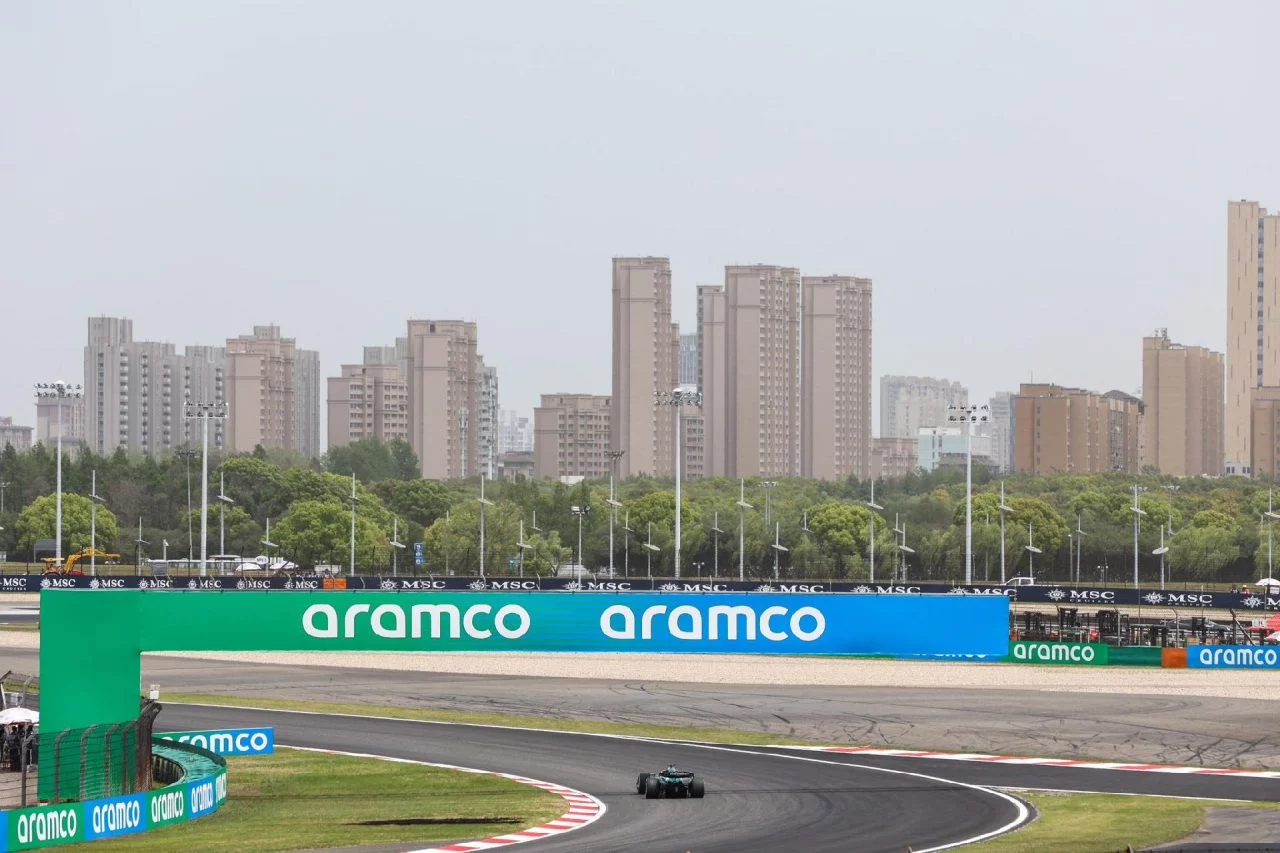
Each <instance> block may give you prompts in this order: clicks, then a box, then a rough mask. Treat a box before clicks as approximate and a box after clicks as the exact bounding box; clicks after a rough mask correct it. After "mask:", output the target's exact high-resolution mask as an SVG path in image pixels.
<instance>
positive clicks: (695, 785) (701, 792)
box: [689, 779, 707, 800]
mask: <svg viewBox="0 0 1280 853" xmlns="http://www.w3.org/2000/svg"><path fill="white" fill-rule="evenodd" d="M706 795H707V786H706V785H704V784H702V780H701V779H694V780H693V781H692V782H690V783H689V796H691V797H693V798H694V799H695V800H700V799H702V798H703V797H705V796H706Z"/></svg>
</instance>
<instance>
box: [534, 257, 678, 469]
mask: <svg viewBox="0 0 1280 853" xmlns="http://www.w3.org/2000/svg"><path fill="white" fill-rule="evenodd" d="M677 334H678V332H677V327H676V326H674V325H672V323H671V262H670V261H669V260H668V259H667V258H654V257H645V258H614V259H613V396H612V398H611V400H612V406H613V409H612V411H611V413H610V420H611V423H612V427H611V428H612V429H613V437H612V443H613V449H614V450H618V451H622V453H623V455H622V458H621V460H620V461H619V464H618V469H619V473H620V475H621V476H622V477H623V478H624V479H625V478H626V477H629V476H631V475H633V474H651V475H655V476H670V475H671V474H673V473H674V471H675V456H674V445H675V420H674V413H673V409H674V407H672V406H659V405H655V396H654V395H655V394H656V393H667V392H670V391H672V390H674V389H675V387H676V385H677V384H678V382H677V380H678V378H679V377H678V361H679V340H678V337H673V335H677ZM534 420H535V427H534V429H535V431H536V429H537V426H536V421H537V418H536V415H535V418H534Z"/></svg>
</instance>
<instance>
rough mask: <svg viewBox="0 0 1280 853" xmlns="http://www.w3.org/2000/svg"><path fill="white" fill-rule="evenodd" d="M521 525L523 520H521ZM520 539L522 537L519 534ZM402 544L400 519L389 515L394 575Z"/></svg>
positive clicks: (398, 564)
mask: <svg viewBox="0 0 1280 853" xmlns="http://www.w3.org/2000/svg"><path fill="white" fill-rule="evenodd" d="M521 526H523V522H521ZM520 538H521V539H523V538H524V537H523V536H521V537H520ZM403 548H404V545H403V544H402V543H401V542H400V519H399V518H398V517H397V516H394V515H393V516H391V574H392V575H393V576H395V577H399V575H400V562H399V559H398V557H399V556H400V551H401V550H403Z"/></svg>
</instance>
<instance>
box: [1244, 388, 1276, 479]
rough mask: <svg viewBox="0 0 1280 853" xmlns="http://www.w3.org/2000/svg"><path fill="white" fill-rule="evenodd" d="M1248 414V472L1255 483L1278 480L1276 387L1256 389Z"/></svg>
mask: <svg viewBox="0 0 1280 853" xmlns="http://www.w3.org/2000/svg"><path fill="white" fill-rule="evenodd" d="M1252 398H1253V405H1252V407H1251V410H1250V420H1251V422H1250V425H1249V431H1250V436H1249V450H1250V454H1251V455H1250V460H1249V461H1250V471H1251V473H1252V474H1253V476H1254V477H1255V478H1257V479H1259V480H1267V481H1269V482H1273V483H1274V482H1276V481H1277V480H1280V386H1274V385H1271V386H1266V387H1263V388H1257V389H1255V390H1254V391H1253V394H1252Z"/></svg>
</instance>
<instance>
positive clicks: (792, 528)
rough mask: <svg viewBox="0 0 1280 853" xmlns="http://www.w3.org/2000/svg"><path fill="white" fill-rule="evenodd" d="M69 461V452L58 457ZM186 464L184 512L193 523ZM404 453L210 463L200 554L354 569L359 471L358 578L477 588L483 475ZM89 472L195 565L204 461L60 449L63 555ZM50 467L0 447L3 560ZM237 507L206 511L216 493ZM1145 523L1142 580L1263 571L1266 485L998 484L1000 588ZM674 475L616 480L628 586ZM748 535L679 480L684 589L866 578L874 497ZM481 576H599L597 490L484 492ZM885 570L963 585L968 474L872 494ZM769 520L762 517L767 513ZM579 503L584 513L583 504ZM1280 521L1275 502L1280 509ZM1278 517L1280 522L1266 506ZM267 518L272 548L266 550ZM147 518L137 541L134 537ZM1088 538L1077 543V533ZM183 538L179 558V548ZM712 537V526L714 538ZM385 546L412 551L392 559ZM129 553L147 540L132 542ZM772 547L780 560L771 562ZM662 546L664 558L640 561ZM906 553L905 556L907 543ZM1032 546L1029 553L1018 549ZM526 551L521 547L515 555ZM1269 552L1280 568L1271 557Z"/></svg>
mask: <svg viewBox="0 0 1280 853" xmlns="http://www.w3.org/2000/svg"><path fill="white" fill-rule="evenodd" d="M64 450H65V447H64ZM188 470H190V478H191V480H190V483H191V486H190V506H191V512H190V513H189V512H188V494H189V493H188ZM417 471H418V464H417V459H416V458H415V457H414V455H413V451H412V449H411V448H409V447H408V445H407V444H405V443H404V442H390V443H387V444H383V443H381V442H377V441H373V440H370V441H361V442H356V443H354V444H352V445H350V446H348V447H344V448H338V449H335V450H334V451H331V452H330V453H329V454H327V455H325V456H324V457H321V458H320V459H318V460H306V459H303V458H301V457H299V456H297V455H296V454H289V453H279V452H273V451H263V450H262V449H261V448H258V449H257V450H255V451H254V452H253V453H249V454H240V455H233V456H226V457H223V456H217V455H214V456H211V458H210V480H209V482H210V504H209V506H210V510H209V516H208V518H209V526H208V536H209V540H208V541H209V548H208V550H209V553H210V554H211V555H212V554H214V553H216V552H217V550H218V548H219V512H220V511H221V512H222V513H223V516H222V520H223V521H224V523H225V543H226V544H225V550H226V551H227V552H229V553H234V554H238V555H241V556H254V555H258V554H261V553H265V552H267V551H270V552H271V553H278V554H280V555H281V556H285V557H288V558H289V559H292V560H294V561H295V562H298V563H300V564H337V565H344V566H345V565H346V563H347V561H348V559H349V556H350V551H349V549H350V524H351V516H350V513H351V507H352V500H351V491H352V481H351V477H352V474H353V473H354V475H355V481H356V485H355V491H356V500H355V509H356V562H357V566H358V569H359V570H361V571H370V572H372V571H386V570H387V569H388V568H389V567H390V566H391V564H392V561H393V554H394V555H395V560H396V562H397V563H398V566H399V569H400V571H402V572H414V571H415V569H414V568H413V567H412V564H413V550H414V549H413V545H414V543H421V544H422V549H423V554H424V566H423V567H422V568H421V569H419V570H417V571H422V572H435V573H441V572H444V571H450V572H454V573H456V574H473V573H475V572H476V571H478V569H479V565H480V559H481V555H480V552H479V523H480V512H481V504H480V501H479V500H478V498H479V481H478V479H468V480H465V481H451V482H441V481H434V480H424V479H422V478H421V477H419V476H418V473H417ZM94 472H96V477H97V494H98V495H100V496H101V498H102V501H101V503H100V504H99V509H98V513H97V525H98V539H99V547H100V548H102V549H104V550H111V551H114V552H115V553H120V554H122V555H127V561H132V560H133V559H135V558H138V559H141V558H145V557H152V558H154V557H158V556H159V555H160V553H161V543H162V542H164V541H165V540H167V541H168V543H169V548H168V554H169V557H170V558H171V559H173V558H180V557H185V556H186V555H187V552H188V548H189V549H190V552H191V553H192V554H194V555H195V556H196V557H198V556H199V553H200V546H199V535H200V533H199V531H200V525H199V506H200V494H199V493H200V459H199V457H198V456H197V457H195V458H194V459H188V458H182V457H181V456H178V455H174V456H170V457H166V458H163V459H159V460H157V459H152V458H150V457H130V456H129V455H128V454H126V453H124V452H123V451H117V452H116V453H114V454H111V455H108V456H98V455H95V454H93V453H91V452H89V451H88V450H87V449H85V448H83V447H81V448H79V449H74V450H70V451H67V452H65V453H64V461H63V490H64V501H63V514H64V539H65V543H66V544H65V545H64V553H72V552H74V551H76V550H80V549H81V548H83V547H85V546H87V545H88V543H89V517H90V499H89V498H88V497H87V496H88V495H89V494H90V491H91V486H92V481H93V477H94ZM55 481H56V466H55V461H54V454H53V452H52V450H51V448H48V447H46V446H44V445H36V446H35V447H34V448H33V449H31V450H30V451H27V452H25V453H18V452H16V451H15V450H14V449H13V448H12V447H9V446H6V448H5V449H4V451H3V452H0V483H4V484H5V487H4V507H3V511H0V527H3V528H4V529H3V530H0V550H4V551H7V552H8V554H9V559H10V560H15V559H16V560H28V559H30V552H31V550H32V547H33V546H34V544H35V542H36V540H38V539H46V538H52V537H53V532H54V531H53V528H54V510H53V503H54V498H53V491H54V484H55ZM223 482H225V489H226V494H227V495H228V496H229V497H230V498H231V499H232V501H234V503H231V504H223V503H221V502H219V501H217V500H216V496H217V494H218V491H219V488H220V487H221V484H222V483H223ZM1135 484H1136V485H1138V487H1139V489H1140V492H1139V494H1138V508H1139V509H1140V510H1141V511H1142V515H1141V528H1140V531H1139V535H1138V552H1139V559H1140V568H1141V573H1142V576H1143V578H1146V579H1153V578H1155V577H1156V575H1157V573H1158V571H1159V564H1160V558H1159V557H1158V556H1156V555H1155V554H1153V553H1152V552H1153V551H1155V550H1156V549H1157V548H1159V547H1160V546H1161V545H1162V544H1163V545H1164V546H1166V547H1167V548H1168V551H1167V553H1166V554H1165V556H1164V560H1165V564H1166V566H1167V570H1168V572H1169V575H1170V577H1171V578H1173V579H1176V580H1185V581H1245V580H1250V579H1252V578H1253V577H1254V576H1261V575H1265V574H1268V573H1269V566H1270V564H1271V562H1272V554H1271V552H1272V549H1273V548H1274V547H1275V543H1274V541H1273V540H1272V538H1271V529H1270V525H1271V519H1270V518H1268V516H1267V515H1266V513H1267V512H1268V510H1269V508H1270V507H1271V504H1270V496H1269V491H1268V488H1267V486H1266V485H1262V484H1259V483H1257V482H1254V481H1251V480H1247V479H1242V478H1183V479H1177V478H1170V477H1162V476H1160V475H1158V474H1154V473H1151V472H1147V473H1145V474H1144V475H1142V476H1141V477H1137V478H1134V477H1132V476H1127V475H1118V474H1102V475H1093V476H1077V475H1057V476H1050V477H1025V476H1010V477H1008V478H1006V480H1005V481H1004V487H1005V504H1004V506H1005V510H1004V521H1005V525H1004V536H1003V544H1004V553H1005V570H1004V573H1005V575H1006V576H1014V575H1025V574H1027V573H1028V571H1029V570H1030V568H1031V567H1030V561H1031V560H1032V559H1034V560H1035V572H1036V574H1037V575H1038V576H1041V577H1046V578H1053V579H1056V580H1067V579H1070V578H1071V577H1072V576H1073V572H1074V571H1075V569H1074V566H1075V565H1076V564H1077V563H1078V564H1079V566H1080V573H1081V576H1082V580H1084V581H1086V582H1088V581H1098V580H1108V581H1120V580H1125V579H1129V578H1131V577H1132V566H1133V550H1134V548H1133V519H1134V516H1135V513H1134V512H1133V500H1134V496H1133V491H1132V490H1133V487H1134V485H1135ZM673 485H674V484H673V483H672V481H671V480H669V479H667V480H662V479H657V478H650V477H636V478H632V479H629V480H626V481H624V482H621V483H618V484H617V487H616V498H617V500H618V501H620V502H621V504H622V507H621V508H620V509H618V510H617V515H616V518H615V519H614V524H613V550H612V555H613V565H614V567H615V569H616V570H617V571H619V572H622V571H623V570H624V567H625V568H626V570H627V571H629V572H630V573H631V574H632V575H635V574H644V573H646V572H648V571H649V570H650V566H651V568H652V571H653V573H654V574H656V575H668V574H670V572H671V571H672V568H673V556H674V555H673V549H672V545H673V537H674V516H675V500H674V492H673ZM745 488H746V495H745V497H746V502H747V503H749V504H751V505H752V508H751V509H749V510H745V511H743V515H742V521H743V525H742V530H741V534H740V531H739V507H738V500H739V489H740V484H739V482H738V481H737V480H725V479H709V480H699V481H689V482H686V483H684V484H683V494H682V536H681V555H682V556H681V562H682V569H683V572H684V573H685V574H687V575H695V574H697V575H710V574H712V573H713V571H718V573H719V575H721V576H730V575H732V576H736V574H737V570H738V563H739V539H740V536H741V539H742V540H743V545H744V547H743V549H742V558H743V562H744V563H745V565H746V567H747V571H748V574H749V575H751V576H752V577H765V576H771V575H772V572H773V565H774V558H775V554H777V555H778V557H779V567H780V571H781V573H782V574H783V575H785V576H786V577H792V578H806V577H807V578H815V579H817V578H841V579H853V580H856V579H861V578H865V577H867V576H868V574H869V571H870V565H869V557H870V551H871V548H870V536H871V528H872V523H871V522H872V510H871V509H870V508H869V506H868V502H869V500H870V497H871V484H870V483H868V482H866V481H859V480H857V479H849V480H845V481H836V482H828V481H818V480H807V479H800V478H794V479H778V480H776V481H775V485H773V486H772V487H771V488H768V490H767V496H766V487H765V486H764V485H763V484H762V483H761V481H759V480H748V481H747V482H746V484H745ZM485 497H486V499H487V500H488V501H491V503H490V504H487V505H486V506H485V509H484V512H485V532H486V535H485V554H484V564H485V568H486V570H487V572H489V573H491V574H507V573H515V572H518V571H521V570H523V571H524V572H526V573H528V574H547V573H549V572H551V571H553V570H554V569H555V568H557V567H561V566H564V565H566V564H572V563H576V562H577V561H578V556H579V555H578V541H579V523H581V534H582V536H581V542H582V555H581V557H582V562H583V563H584V564H585V566H586V567H587V568H588V569H590V570H597V569H603V568H604V567H606V566H607V565H608V564H609V562H610V538H609V528H610V520H611V514H612V513H611V507H610V505H609V503H608V499H609V484H608V482H607V481H583V482H580V483H577V484H574V485H566V484H564V483H560V482H552V481H542V482H538V481H531V480H527V479H524V478H521V479H518V480H515V481H510V482H501V481H495V482H490V483H487V484H486V491H485ZM875 501H876V504H877V505H879V506H880V507H882V508H881V509H878V510H875V524H874V528H875V540H876V541H875V552H876V555H877V556H876V575H877V577H878V578H886V579H887V578H888V576H889V573H890V571H892V567H893V566H894V565H895V564H897V563H898V562H901V563H902V564H903V565H904V566H905V570H906V572H907V576H908V577H909V578H911V579H914V580H921V579H932V580H953V581H954V580H958V579H960V578H962V577H963V575H964V565H963V564H964V538H965V500H964V479H963V472H955V471H935V472H931V473H927V474H926V473H917V474H913V475H910V476H908V477H905V478H902V479H900V480H892V481H884V482H878V483H877V484H876V491H875ZM766 504H767V506H768V516H769V518H768V519H767V520H766V518H765V507H766ZM575 508H577V509H575ZM1277 509H1280V507H1277ZM1000 516H1001V509H1000V482H999V481H998V480H997V479H994V478H992V476H991V475H989V474H987V473H986V472H981V473H976V474H975V481H974V500H973V554H974V575H975V578H976V579H978V580H993V581H998V580H999V579H1000V552H1001V543H1002V538H1001V533H1000ZM1277 516H1278V517H1280V512H1277ZM268 520H269V521H270V525H271V526H270V541H271V542H273V543H275V544H276V546H277V547H276V548H274V549H273V548H269V546H266V545H264V544H263V540H264V539H265V538H266V530H267V524H268ZM139 523H140V524H141V536H139ZM1079 530H1083V531H1084V534H1083V535H1081V534H1080V533H1079V532H1078V531H1079ZM189 531H190V540H191V541H190V545H188V542H189ZM717 531H719V532H717ZM393 533H394V535H395V537H396V539H397V540H398V541H399V542H400V543H402V544H404V545H405V546H406V547H405V548H404V549H403V550H400V549H394V548H393V546H392V541H393ZM138 539H142V540H145V541H146V542H147V543H148V544H147V545H145V546H140V545H138V543H137V541H136V540H138ZM775 541H777V542H779V543H780V544H782V545H783V546H784V547H785V548H786V549H787V550H786V551H775V549H774V548H773V544H774V543H775ZM650 544H651V545H653V546H655V548H656V550H655V549H651V548H647V547H646V545H650ZM902 544H905V545H906V546H907V549H909V550H906V549H900V548H899V545H902ZM1028 544H1033V545H1034V547H1035V548H1037V549H1038V551H1039V553H1038V554H1033V553H1031V552H1030V551H1029V550H1028V549H1027V548H1026V547H1025V546H1026V545H1028ZM521 545H523V546H524V547H521ZM1277 556H1280V555H1277Z"/></svg>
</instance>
